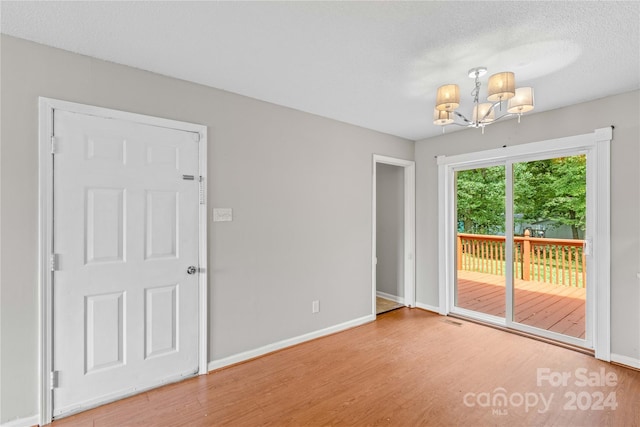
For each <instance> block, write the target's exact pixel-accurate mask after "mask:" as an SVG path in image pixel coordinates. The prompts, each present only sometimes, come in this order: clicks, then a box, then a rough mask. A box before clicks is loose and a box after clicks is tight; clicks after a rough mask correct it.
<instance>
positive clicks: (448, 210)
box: [437, 128, 612, 361]
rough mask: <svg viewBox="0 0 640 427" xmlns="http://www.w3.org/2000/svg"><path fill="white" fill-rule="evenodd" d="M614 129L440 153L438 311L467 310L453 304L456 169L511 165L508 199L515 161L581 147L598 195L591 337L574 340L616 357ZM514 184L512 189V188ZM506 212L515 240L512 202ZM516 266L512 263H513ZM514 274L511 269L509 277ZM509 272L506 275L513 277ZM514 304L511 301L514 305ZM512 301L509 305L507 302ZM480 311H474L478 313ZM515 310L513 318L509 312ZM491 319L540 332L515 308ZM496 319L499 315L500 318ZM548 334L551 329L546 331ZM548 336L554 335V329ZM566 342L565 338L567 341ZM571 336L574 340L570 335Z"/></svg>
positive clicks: (591, 226) (591, 229) (591, 230)
mask: <svg viewBox="0 0 640 427" xmlns="http://www.w3.org/2000/svg"><path fill="white" fill-rule="evenodd" d="M611 139H612V129H611V128H602V129H596V130H595V131H594V132H593V133H590V134H585V135H577V136H571V137H566V138H558V139H553V140H546V141H540V142H534V143H528V144H522V145H516V146H512V147H504V148H498V149H493V150H486V151H481V152H475V153H466V154H460V155H455V156H439V157H438V158H437V162H438V203H439V235H438V239H439V249H440V250H439V273H438V279H439V280H438V281H439V283H438V285H439V313H440V314H442V315H447V314H449V313H451V312H457V313H459V314H464V312H461V310H460V309H456V308H454V305H453V302H454V295H452V294H453V289H454V285H455V280H456V269H455V265H456V263H455V257H456V251H455V244H454V243H455V233H456V224H455V212H456V211H455V208H456V207H455V172H456V170H463V169H472V168H475V167H484V166H490V165H498V164H504V165H506V169H505V174H506V176H507V181H508V182H507V183H506V184H507V189H506V191H507V194H506V197H507V200H510V199H511V200H512V199H513V197H512V196H513V194H512V193H511V197H510V199H509V192H512V191H513V190H512V176H509V175H510V171H511V170H512V165H513V163H516V162H519V161H527V160H530V159H534V158H535V159H539V158H550V157H562V156H566V155H571V154H575V153H576V152H582V153H586V154H587V191H588V192H591V194H592V195H593V197H590V198H588V200H587V218H588V220H587V236H586V239H585V240H587V241H588V242H589V246H590V247H591V248H592V250H591V254H590V255H587V264H588V266H589V268H588V269H587V283H588V284H589V285H588V286H587V304H589V306H588V307H587V313H589V312H591V313H592V315H591V316H587V319H586V321H587V325H586V327H587V337H586V339H585V340H578V339H576V342H575V343H574V344H578V345H582V346H585V347H589V348H594V349H595V356H596V358H598V359H601V360H605V361H609V360H610V357H611V345H610V335H611V326H610V324H611V320H610V318H611V313H610V311H611V310H610V293H611V291H610V143H611ZM510 186H511V188H510ZM506 209H507V210H506V212H505V215H506V216H507V223H506V236H505V237H506V239H507V241H509V240H511V243H510V244H509V246H511V245H512V244H513V218H510V219H509V213H511V214H513V207H512V206H509V203H507V207H506ZM506 252H507V268H509V261H510V260H511V261H512V260H513V254H512V253H511V254H510V253H509V251H508V250H507V251H506ZM511 268H512V267H511ZM512 275H513V274H512V273H510V274H509V276H512ZM509 276H507V277H509ZM506 288H507V292H508V294H507V298H510V301H512V302H513V293H512V291H511V292H510V291H509V288H510V286H507V287H506ZM511 305H512V304H511ZM508 306H509V304H507V307H508ZM473 313H474V314H475V312H473ZM509 315H511V317H508V316H509ZM492 317H494V316H489V317H488V318H486V319H484V318H483V319H481V320H486V321H488V322H491V323H498V324H504V325H505V326H507V327H514V328H517V329H520V330H525V331H527V332H533V333H536V334H539V331H540V330H539V329H537V328H530V327H527V326H526V325H522V324H517V325H514V322H513V321H511V319H513V313H512V312H508V313H507V319H508V320H509V321H506V320H502V319H501V318H495V319H492ZM496 319H497V320H496ZM545 335H546V334H545ZM549 336H551V337H553V333H551V334H550V335H549ZM565 341H566V340H565ZM569 341H571V340H569Z"/></svg>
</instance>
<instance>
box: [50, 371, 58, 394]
mask: <svg viewBox="0 0 640 427" xmlns="http://www.w3.org/2000/svg"><path fill="white" fill-rule="evenodd" d="M59 373H60V372H59V371H51V378H50V379H51V381H50V384H51V390H53V389H54V388H58V387H59V386H58V382H59V376H60V375H59Z"/></svg>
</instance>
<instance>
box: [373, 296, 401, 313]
mask: <svg viewBox="0 0 640 427" xmlns="http://www.w3.org/2000/svg"><path fill="white" fill-rule="evenodd" d="M400 307H404V304H400V303H399V302H395V301H391V300H390V299H386V298H382V297H376V314H382V313H386V312H387V311H391V310H395V309H397V308H400Z"/></svg>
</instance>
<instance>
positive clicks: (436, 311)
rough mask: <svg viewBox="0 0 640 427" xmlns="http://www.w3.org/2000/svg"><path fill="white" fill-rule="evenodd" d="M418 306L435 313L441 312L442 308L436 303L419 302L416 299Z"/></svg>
mask: <svg viewBox="0 0 640 427" xmlns="http://www.w3.org/2000/svg"><path fill="white" fill-rule="evenodd" d="M416 307H417V308H421V309H423V310H427V311H433V312H434V313H437V314H440V308H438V307H436V306H435V305H429V304H423V303H421V302H417V301H416Z"/></svg>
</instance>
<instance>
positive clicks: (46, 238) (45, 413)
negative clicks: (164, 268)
mask: <svg viewBox="0 0 640 427" xmlns="http://www.w3.org/2000/svg"><path fill="white" fill-rule="evenodd" d="M38 103H39V119H38V128H39V135H38V141H39V147H38V153H39V158H38V163H39V164H38V173H39V177H38V180H39V181H38V204H39V206H38V213H39V215H38V248H39V256H38V272H39V274H38V282H39V283H38V290H39V302H38V305H39V307H38V311H39V314H40V319H39V331H38V335H39V346H38V347H39V348H38V353H39V367H38V377H39V392H40V405H39V418H40V424H41V425H44V424H49V423H50V422H51V421H52V416H53V398H52V397H53V395H52V389H51V372H52V368H53V360H52V358H53V300H52V293H51V289H52V285H53V274H52V271H51V267H52V265H51V259H50V257H51V254H52V253H53V156H52V145H53V141H54V140H53V135H54V133H53V130H54V129H53V123H54V122H53V115H54V111H55V110H63V111H68V112H72V113H81V114H86V115H93V116H98V117H103V118H112V119H119V120H126V121H130V122H136V123H141V124H145V125H151V126H159V127H164V128H170V129H176V130H181V131H187V132H193V133H194V134H196V135H198V136H199V139H198V156H199V159H198V162H199V169H200V171H199V174H200V176H201V177H202V180H203V184H202V187H201V188H202V192H203V194H202V196H201V203H200V204H199V208H198V216H199V233H198V235H199V241H198V248H199V259H198V262H199V265H200V274H199V278H198V286H199V292H198V298H199V301H198V307H199V310H198V311H199V313H198V317H199V318H198V324H199V333H198V374H199V375H202V374H206V373H207V354H208V352H207V350H208V335H207V318H208V313H207V307H208V306H207V268H206V267H207V258H208V257H207V197H206V194H207V192H206V184H207V180H206V177H207V127H206V126H204V125H198V124H194V123H187V122H181V121H176V120H170V119H163V118H159V117H152V116H146V115H142V114H135V113H129V112H125V111H119V110H112V109H107V108H101V107H95V106H91V105H85V104H78V103H74V102H68V101H62V100H58V99H51V98H44V97H40V98H39V99H38ZM159 380H162V379H159ZM122 397H124V396H122Z"/></svg>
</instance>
